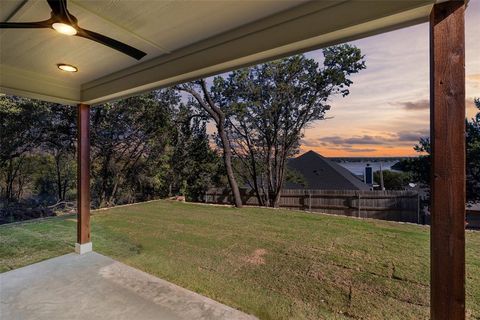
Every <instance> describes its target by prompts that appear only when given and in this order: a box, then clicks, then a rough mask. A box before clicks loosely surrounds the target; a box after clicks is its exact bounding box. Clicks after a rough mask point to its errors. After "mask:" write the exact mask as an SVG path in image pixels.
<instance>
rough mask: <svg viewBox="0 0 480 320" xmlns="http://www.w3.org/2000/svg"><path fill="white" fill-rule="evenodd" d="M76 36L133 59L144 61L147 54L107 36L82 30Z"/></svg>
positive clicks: (79, 29)
mask: <svg viewBox="0 0 480 320" xmlns="http://www.w3.org/2000/svg"><path fill="white" fill-rule="evenodd" d="M76 36H79V37H82V38H86V39H89V40H92V41H95V42H98V43H101V44H103V45H105V46H107V47H110V48H112V49H115V50H117V51H120V52H122V53H124V54H126V55H128V56H130V57H132V58H135V59H137V60H140V59H142V58H143V57H144V56H145V55H146V53H145V52H143V51H140V50H138V49H136V48H134V47H131V46H129V45H128V44H125V43H122V42H120V41H117V40H114V39H112V38H109V37H107V36H104V35H102V34H99V33H96V32H93V31H89V30H85V29H82V28H77V34H76Z"/></svg>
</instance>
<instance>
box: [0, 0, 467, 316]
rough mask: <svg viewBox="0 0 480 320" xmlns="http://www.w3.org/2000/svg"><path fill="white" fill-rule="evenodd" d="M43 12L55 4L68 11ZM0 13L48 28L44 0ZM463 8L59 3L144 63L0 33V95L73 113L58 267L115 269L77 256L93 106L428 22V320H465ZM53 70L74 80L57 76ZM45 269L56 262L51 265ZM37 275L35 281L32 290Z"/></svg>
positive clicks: (31, 33)
mask: <svg viewBox="0 0 480 320" xmlns="http://www.w3.org/2000/svg"><path fill="white" fill-rule="evenodd" d="M52 3H53V4H62V5H63V6H65V3H66V2H63V1H50V4H51V5H52ZM1 6H2V7H1V8H2V10H1V11H0V12H1V13H0V20H1V21H2V22H18V23H20V22H27V21H41V20H46V19H47V18H48V17H49V16H50V12H51V9H52V8H51V7H49V5H48V2H47V1H21V0H18V1H7V2H2V4H1ZM465 7H466V4H465V1H435V0H407V1H387V0H384V1H382V0H379V1H375V2H374V3H373V4H366V3H365V2H362V1H353V0H347V1H301V2H299V1H262V2H253V1H252V2H241V1H238V2H227V1H225V2H203V1H191V2H189V1H187V2H175V1H168V2H167V1H165V2H164V1H159V2H155V1H141V2H139V1H130V2H111V1H69V2H68V11H69V12H70V13H72V14H73V15H75V17H76V19H78V25H77V24H76V22H75V23H72V22H71V21H70V22H71V23H72V25H73V27H78V26H81V27H82V28H86V29H88V30H94V31H95V32H100V33H103V34H105V35H107V36H108V37H111V38H114V39H116V40H118V41H121V42H123V43H127V44H129V46H133V47H135V48H137V49H138V50H141V52H143V53H145V54H146V55H145V56H143V57H139V56H137V57H136V58H135V57H132V56H129V55H127V54H124V53H122V52H119V51H116V50H113V49H112V48H110V47H108V46H105V45H101V44H99V43H98V42H94V41H90V40H89V39H87V38H85V37H81V36H80V37H75V36H74V37H68V36H66V35H62V34H58V33H56V32H55V31H54V30H52V28H51V26H48V27H46V28H43V29H34V28H31V27H25V28H23V29H11V28H9V29H1V30H0V43H1V48H2V52H1V61H0V62H1V64H0V72H1V74H0V90H1V92H3V93H7V94H13V95H19V96H25V97H30V98H36V99H43V100H46V101H51V102H56V103H63V104H69V105H75V106H77V108H78V132H79V134H78V143H77V147H78V153H77V154H78V223H77V243H76V252H77V253H78V254H80V256H75V255H68V256H64V257H61V258H58V259H65V261H66V263H67V264H68V263H70V264H77V265H81V263H86V268H87V267H88V265H89V264H90V263H91V264H92V265H95V264H96V263H99V264H98V265H97V267H100V268H103V267H105V266H106V265H108V264H113V265H115V262H112V261H109V262H106V261H107V260H108V258H105V257H101V256H98V255H96V254H94V253H90V254H89V255H85V256H82V255H83V254H85V253H88V252H90V251H92V242H91V239H90V181H89V177H90V164H89V159H90V155H89V152H90V141H89V126H90V123H89V110H90V106H91V105H95V104H101V103H104V102H108V101H111V100H113V99H118V98H122V97H126V96H130V95H134V94H137V93H140V92H144V91H148V90H152V89H155V88H161V87H167V86H170V85H174V84H177V83H181V82H185V81H189V80H193V79H197V78H200V77H205V76H209V75H213V74H217V73H221V72H227V71H229V70H233V69H236V68H239V67H242V66H246V65H252V64H256V63H260V62H263V61H267V60H271V59H275V58H279V57H284V56H288V55H291V54H295V53H301V52H306V51H309V50H313V49H318V48H322V47H326V46H329V45H334V44H338V43H342V42H345V41H350V40H354V39H358V38H362V37H366V36H370V35H375V34H379V33H382V32H386V31H390V30H394V29H398V28H402V27H406V26H412V25H415V24H418V23H422V22H426V21H430V29H431V32H430V48H431V50H430V52H431V54H430V58H431V60H430V61H431V67H430V76H431V82H430V87H431V96H430V103H431V141H432V158H433V172H432V177H433V178H432V183H431V187H432V206H431V209H432V226H431V317H432V319H464V318H465V230H464V229H465V136H464V135H465V73H464V52H465V48H464V47H465V41H464V12H465ZM425 41H428V40H427V39H425ZM137 59H139V60H137ZM61 64H64V65H68V66H70V67H73V69H72V70H73V71H76V72H64V71H62V70H60V69H59V68H58V66H59V65H61ZM447 120H448V121H447ZM452 146H455V148H452ZM84 257H85V258H84ZM87 257H88V258H87ZM90 259H92V260H90ZM105 259H107V260H105ZM43 264H45V266H46V265H47V264H53V265H55V261H52V260H50V261H46V262H43ZM35 268H40V269H37V270H36V269H35ZM42 268H43V266H42V265H41V264H40V265H33V266H31V267H26V268H23V269H19V270H17V271H12V272H13V273H12V274H13V275H15V274H17V275H19V277H21V278H22V279H28V276H29V275H30V276H33V277H34V278H37V276H38V274H39V273H37V272H38V270H41V269H42ZM120 269H121V268H120ZM120 269H115V268H113V269H112V270H111V272H113V273H115V272H119V273H117V274H116V275H115V276H114V278H116V277H121V273H120V272H121V271H122V270H123V269H122V270H120ZM97 271H98V270H97ZM132 272H134V271H132ZM93 274H94V273H93ZM93 274H92V273H84V274H83V273H77V274H76V276H77V277H79V279H83V280H84V282H82V285H88V283H90V281H91V280H92V277H93ZM3 276H4V275H2V277H3ZM97 276H98V274H97ZM143 276H145V275H143ZM42 277H43V276H42ZM42 277H38V278H41V279H39V281H42ZM141 277H142V275H140V274H135V276H134V278H138V279H140V278H141ZM15 278H16V276H13V277H12V278H10V279H11V280H9V281H11V282H10V284H11V285H12V288H13V289H12V290H15V288H14V287H15V286H16V284H15V283H17V284H18V285H20V283H18V282H15V281H16V280H15ZM17 279H18V278H17ZM65 279H68V276H67V277H66V278H65ZM44 280H45V279H44ZM64 284H65V290H74V289H75V286H76V284H75V283H74V282H69V281H65V283H64ZM92 285H93V284H92ZM62 286H63V284H62ZM62 286H60V287H62ZM60 287H59V288H60ZM39 290H40V288H39ZM12 292H14V291H12ZM49 294H53V295H54V296H52V297H51V299H54V297H61V296H62V292H61V291H58V292H56V291H52V292H51V293H49ZM5 299H6V298H5ZM119 299H126V297H119ZM192 299H194V298H192ZM4 301H5V300H4V297H3V288H2V303H4ZM7 303H8V302H7ZM85 303H86V304H87V307H86V309H83V310H85V311H82V309H78V308H75V307H73V309H71V311H72V312H74V313H75V315H76V316H78V317H81V316H82V312H88V309H89V308H90V307H91V303H93V300H86V301H85ZM9 306H10V307H12V308H13V309H12V311H11V312H13V313H12V315H14V316H16V315H20V313H15V312H20V309H19V308H15V305H13V304H9ZM105 307H108V306H107V305H105ZM152 308H153V309H148V308H146V309H144V310H143V311H144V312H146V313H145V315H146V316H145V318H147V319H148V316H147V315H148V312H150V311H149V310H154V309H155V308H154V307H152ZM52 310H57V312H61V311H59V310H60V309H56V308H53V309H52ZM152 312H153V311H152ZM165 312H167V311H165ZM165 314H167V313H165ZM226 318H229V319H231V317H226ZM239 319H240V318H239Z"/></svg>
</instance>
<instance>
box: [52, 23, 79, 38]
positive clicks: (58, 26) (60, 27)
mask: <svg viewBox="0 0 480 320" xmlns="http://www.w3.org/2000/svg"><path fill="white" fill-rule="evenodd" d="M52 28H53V29H55V31H57V32H59V33H62V34H66V35H67V36H74V35H76V34H77V29H75V28H74V27H72V26H71V25H69V24H66V23H62V22H55V23H54V24H52Z"/></svg>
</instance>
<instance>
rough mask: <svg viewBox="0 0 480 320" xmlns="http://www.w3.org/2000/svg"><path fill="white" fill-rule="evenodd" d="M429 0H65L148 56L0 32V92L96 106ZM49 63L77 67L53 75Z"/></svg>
mask: <svg viewBox="0 0 480 320" xmlns="http://www.w3.org/2000/svg"><path fill="white" fill-rule="evenodd" d="M433 2H434V0H403V1H397V0H377V1H362V0H330V1H308V0H242V1H240V0H214V1H206V0H157V1H153V0H70V1H68V8H69V11H70V13H71V14H73V15H74V16H75V17H76V18H77V19H78V24H79V26H80V27H82V28H85V29H88V30H92V31H95V32H98V33H101V34H104V35H106V36H108V37H111V38H113V39H116V40H119V41H121V42H124V43H126V44H128V45H130V46H133V47H135V48H138V49H139V50H142V51H144V52H146V53H147V55H146V56H145V57H144V58H143V59H141V60H140V61H137V60H135V59H133V58H131V57H129V56H127V55H124V54H122V53H120V52H117V51H115V50H113V49H111V48H108V47H106V46H103V45H101V44H98V43H96V42H92V41H90V40H87V39H83V38H80V37H71V36H65V35H61V34H59V33H57V32H55V31H54V30H53V29H4V30H0V89H1V90H2V91H4V92H9V93H15V94H23V95H27V96H35V97H40V98H44V99H47V100H51V101H58V102H63V103H77V102H86V103H100V102H103V101H106V100H108V99H113V98H118V97H121V96H125V95H131V94H135V93H138V92H141V91H143V90H150V89H153V88H156V87H159V86H165V85H171V84H173V83H177V82H181V81H186V80H189V79H193V78H196V77H200V76H205V75H209V74H214V73H216V72H222V71H226V70H231V69H233V68H236V67H240V66H243V65H248V64H252V63H255V62H259V61H265V60H268V59H272V58H276V57H279V56H285V55H287V54H292V53H297V52H303V51H305V50H309V49H313V48H318V47H322V46H325V45H330V44H334V43H338V42H341V41H346V40H350V39H355V38H359V37H362V36H366V35H370V34H375V33H379V32H383V31H386V30H391V29H394V28H399V27H403V26H407V25H412V24H415V23H419V22H421V21H425V19H426V18H427V17H428V14H429V11H430V8H431V5H432V4H433ZM0 5H1V7H0V9H1V11H0V18H1V19H2V21H6V20H7V19H8V21H9V22H29V21H38V20H46V19H48V18H49V17H50V7H49V6H48V4H47V2H46V1H45V0H0ZM58 63H67V64H72V65H74V66H76V67H78V69H79V71H78V72H76V73H73V74H70V73H65V72H61V71H60V70H58V68H57V67H56V65H57V64H58ZM42 84H43V86H42ZM42 87H44V89H42ZM47 87H48V88H47Z"/></svg>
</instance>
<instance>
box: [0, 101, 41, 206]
mask: <svg viewBox="0 0 480 320" xmlns="http://www.w3.org/2000/svg"><path fill="white" fill-rule="evenodd" d="M46 106H47V104H46V103H43V102H39V101H36V100H30V99H24V98H18V97H14V96H6V95H4V96H1V97H0V175H1V176H2V179H1V180H2V183H1V186H0V197H1V198H3V199H5V201H6V202H7V203H8V202H10V201H15V200H18V195H19V194H21V193H22V190H21V189H19V188H20V187H21V186H24V185H25V184H24V183H20V182H19V181H18V180H17V179H18V178H19V174H20V172H21V169H22V166H23V165H24V164H25V159H26V157H27V156H28V154H29V153H30V152H32V150H34V149H35V148H37V147H39V146H40V144H41V142H42V139H43V137H44V131H43V129H44V127H45V111H46Z"/></svg>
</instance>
